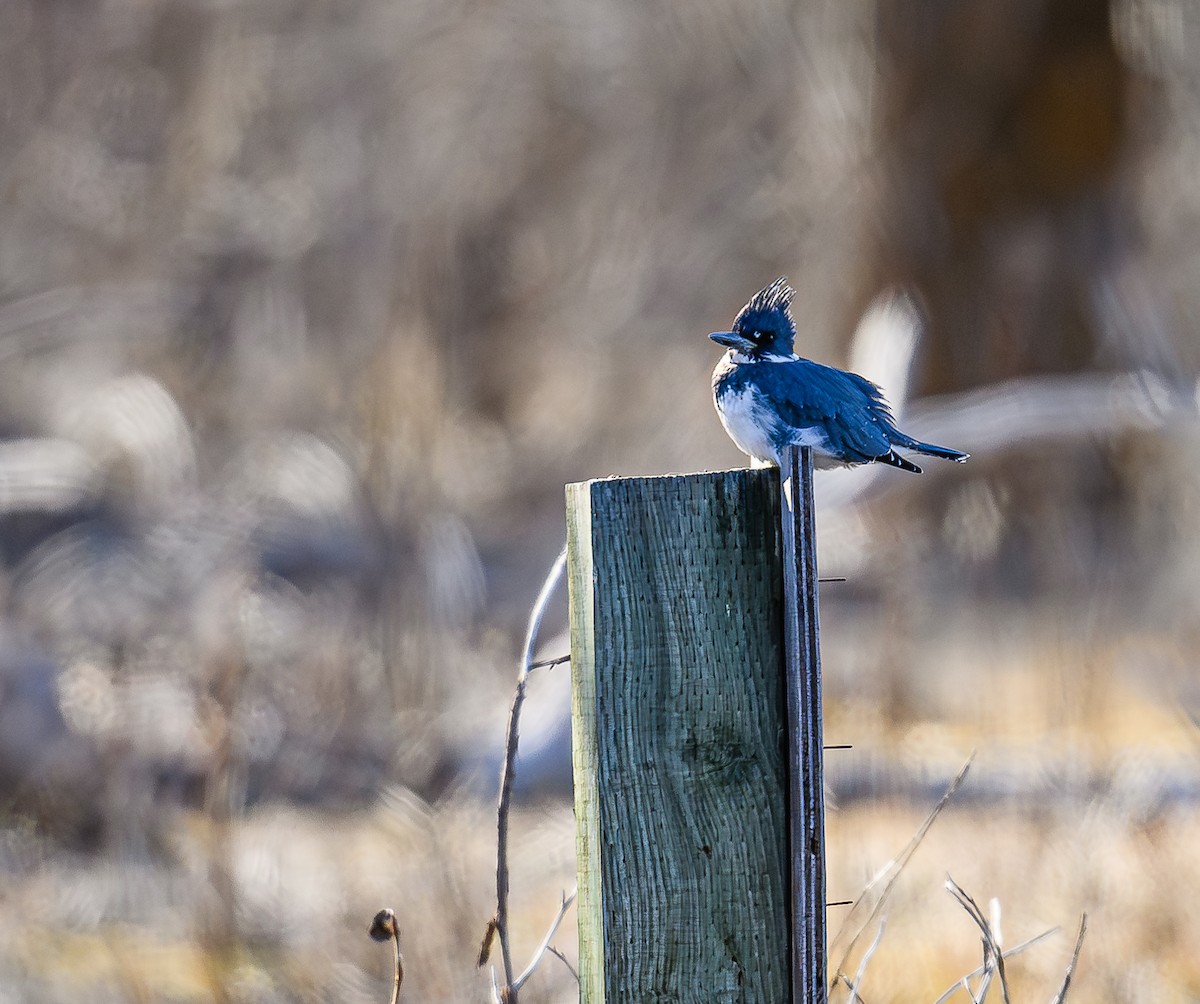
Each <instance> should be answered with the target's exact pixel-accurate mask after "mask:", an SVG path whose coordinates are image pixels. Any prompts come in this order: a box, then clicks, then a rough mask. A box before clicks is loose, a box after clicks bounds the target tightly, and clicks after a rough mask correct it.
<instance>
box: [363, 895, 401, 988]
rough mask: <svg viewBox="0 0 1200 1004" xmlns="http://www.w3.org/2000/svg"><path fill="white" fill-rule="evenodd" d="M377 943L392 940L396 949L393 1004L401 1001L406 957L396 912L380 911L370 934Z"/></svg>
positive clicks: (373, 922) (372, 922)
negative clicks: (402, 947)
mask: <svg viewBox="0 0 1200 1004" xmlns="http://www.w3.org/2000/svg"><path fill="white" fill-rule="evenodd" d="M368 933H369V934H370V935H371V937H372V938H374V939H375V940H376V941H388V940H390V941H391V942H392V944H393V945H394V946H395V949H396V974H395V977H394V979H393V980H392V1004H396V1002H397V1001H399V1000H400V984H401V983H403V982H404V956H403V955H401V954H400V925H399V924H397V923H396V911H395V910H392V909H390V908H387V909H383V910H380V911H379V912H378V913H377V914H375V919H374V920H372V921H371V929H370V931H369V932H368Z"/></svg>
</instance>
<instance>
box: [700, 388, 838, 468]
mask: <svg viewBox="0 0 1200 1004" xmlns="http://www.w3.org/2000/svg"><path fill="white" fill-rule="evenodd" d="M717 414H718V415H720V416H721V424H722V425H723V426H725V431H726V432H727V433H729V438H730V439H732V440H733V441H734V443H735V444H736V445H737V448H738V449H739V450H741V451H742V452H743V453H746V454H749V455H750V456H751V457H753V458H754V459H755V460H756V461H758V462H759V463H760V464H766V465H770V464H774V465H775V466H779V461H780V456H779V451H778V450H777V449H776V448H775V438H776V437H775V436H774V435H773V433H774V431H775V428H776V425H777V421H776V419H775V418H774V411H773V409H772V408H771V407H770V406H769V405H768V404H766V403H765V402H764V401H763V399H762V397H761V396H760V395H759V394H758V393H756V392H755V391H753V390H751V389H748V388H747V389H746V390H742V391H739V392H738V393H732V394H725V395H724V396H723V397H722V398H721V401H720V403H719V404H718V405H717ZM789 438H790V443H789V445H791V446H811V447H812V448H813V453H814V462H816V465H817V466H818V467H824V466H832V463H831V462H833V463H835V461H833V458H832V457H830V456H829V455H828V453H826V452H825V451H826V448H827V445H828V441H827V440H826V438H825V434H824V433H823V432H822V431H821V430H820V429H818V428H815V427H814V428H808V429H797V430H795V432H794V434H793V435H792V436H791V437H789Z"/></svg>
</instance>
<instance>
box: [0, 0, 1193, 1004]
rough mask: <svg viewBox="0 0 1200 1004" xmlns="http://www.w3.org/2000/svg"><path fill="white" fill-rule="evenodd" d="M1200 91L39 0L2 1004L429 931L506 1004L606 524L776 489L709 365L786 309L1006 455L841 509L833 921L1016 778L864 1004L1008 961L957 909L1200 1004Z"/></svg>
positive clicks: (1069, 52) (6, 754) (15, 547)
mask: <svg viewBox="0 0 1200 1004" xmlns="http://www.w3.org/2000/svg"><path fill="white" fill-rule="evenodd" d="M1197 51H1200V8H1197V7H1195V6H1194V5H1192V4H1189V3H1187V2H1185V0H1114V2H1112V3H1105V2H1100V0H1017V2H1010V3H995V2H993V0H958V2H955V3H938V2H933V0H836V2H835V0H825V2H820V0H800V2H785V0H754V2H748V0H714V2H709V3H704V4H699V5H697V4H684V3H673V2H649V3H641V4H629V3H623V2H620V0H587V2H584V0H559V2H554V3H534V2H531V0H490V2H480V0H450V2H446V0H438V2H432V0H402V2H393V0H325V2H322V3H313V2H310V0H241V2H234V0H3V2H0V360H2V363H3V365H0V597H2V598H3V608H2V609H3V620H2V622H0V873H2V874H3V881H2V882H0V946H3V947H0V1002H3V1004H10V1002H13V1004H15V1002H59V1001H68V1000H72V1001H73V1000H77V999H79V997H80V996H81V994H83V993H85V992H86V994H87V997H88V999H89V1000H91V1001H95V1002H109V1001H112V1002H150V1001H180V1002H192V1001H220V1002H234V1001H238V1002H240V1001H256V1002H258V1001H263V1002H269V1001H281V1002H282V1001H317V1000H321V1001H324V1000H339V1001H346V1002H360V1001H361V1002H367V1001H383V1000H386V999H387V994H388V993H389V991H390V980H391V976H390V956H389V955H388V954H387V950H386V948H381V947H380V946H378V945H375V944H373V943H372V942H370V941H369V940H368V939H367V937H366V929H367V926H368V924H369V922H370V919H371V917H372V915H373V914H374V913H375V911H376V910H377V909H379V908H380V907H381V906H385V905H390V906H393V907H394V908H395V909H396V911H397V915H398V918H399V922H400V926H401V928H402V929H403V931H404V939H405V940H404V944H405V954H406V958H407V963H408V965H407V970H408V975H407V978H406V982H405V990H406V993H405V999H407V1000H414V1001H417V1000H422V1001H483V1000H486V999H487V993H488V991H487V987H488V979H487V974H486V971H484V972H477V971H476V970H475V968H474V957H475V953H476V951H477V947H478V943H479V938H480V936H481V935H482V932H483V926H484V923H485V922H486V919H487V918H488V917H489V916H490V915H491V913H492V910H493V908H494V903H493V893H492V889H493V882H494V875H493V862H494V852H495V840H494V818H493V809H492V805H493V799H494V792H495V786H496V772H497V769H498V764H499V749H500V745H501V740H502V737H503V728H504V718H505V711H506V704H507V700H508V695H509V693H510V691H511V686H512V682H513V679H514V677H515V672H516V659H517V655H518V652H519V649H520V640H521V633H522V631H523V627H524V618H525V617H526V615H527V613H528V610H529V607H530V605H531V603H532V601H533V598H534V596H535V594H536V592H537V589H538V586H539V584H540V582H541V579H542V576H543V575H544V573H545V571H546V569H547V568H548V566H549V565H550V563H551V561H552V560H553V558H554V555H555V554H556V553H557V551H558V550H559V547H560V546H561V540H562V537H563V533H564V520H563V501H562V499H563V491H562V490H563V484H564V483H565V482H568V481H575V480H582V479H585V478H590V477H599V476H607V475H612V474H619V475H637V474H660V473H666V472H680V471H695V470H704V469H719V468H726V467H732V466H740V465H742V464H743V463H744V458H742V457H741V456H740V454H738V452H737V451H736V449H735V448H734V447H733V446H732V444H731V443H729V442H728V441H727V439H726V437H725V435H724V433H723V432H722V430H721V428H720V426H719V424H718V422H717V419H716V417H715V414H714V413H713V411H712V406H711V402H710V391H709V374H710V371H711V369H712V367H713V365H714V364H715V362H716V360H717V351H718V350H717V349H716V347H715V346H713V345H712V344H711V343H710V342H708V341H707V340H706V339H705V335H706V334H707V333H708V332H709V331H712V330H717V329H720V328H723V327H726V326H727V325H728V324H729V322H730V321H731V320H732V318H733V316H734V314H735V313H736V312H737V310H738V309H739V308H740V306H741V305H742V304H743V303H744V302H745V300H746V299H747V298H748V297H749V296H750V295H751V294H752V293H753V292H754V291H755V290H757V289H759V288H760V287H762V286H764V285H766V284H767V283H768V282H770V281H771V280H772V279H774V278H775V277H776V276H777V275H780V274H787V275H788V276H790V278H791V282H792V284H793V285H794V286H795V287H796V289H797V291H798V295H797V298H796V302H795V304H794V308H793V309H794V312H795V314H796V317H797V320H798V322H799V327H800V335H799V339H798V346H797V347H798V349H799V350H800V351H801V352H802V353H803V354H806V355H811V356H813V357H814V358H817V359H819V360H821V361H824V362H831V363H835V364H839V365H853V366H855V367H856V368H858V369H860V370H861V371H863V372H866V373H868V374H869V375H872V376H875V377H876V378H878V379H879V380H881V381H882V382H883V383H884V384H885V387H886V389H887V390H888V392H889V394H890V395H891V396H892V398H893V400H895V401H896V402H897V404H898V405H902V406H903V407H902V409H901V410H902V411H903V412H904V419H905V423H906V426H907V427H908V429H909V431H911V432H913V433H915V434H918V435H921V436H922V437H923V438H927V439H934V440H936V441H938V442H944V443H946V444H947V445H949V446H953V447H958V448H961V449H965V450H968V451H970V452H971V453H973V454H974V457H973V459H972V461H971V462H970V464H969V465H968V466H967V467H965V468H958V467H951V466H950V465H938V464H937V462H936V461H931V462H930V463H929V464H928V465H927V466H926V473H925V475H923V476H922V477H920V478H915V477H910V476H907V475H904V474H902V473H899V472H895V471H890V470H889V471H883V472H881V473H879V474H877V475H873V473H872V472H870V471H867V472H862V473H858V472H855V473H844V472H833V473H831V474H829V475H827V476H822V479H821V481H820V483H819V484H818V486H817V493H818V501H819V504H820V506H821V511H820V514H819V517H818V520H819V525H820V534H821V539H820V547H821V563H822V570H823V571H824V572H825V573H827V574H830V575H844V576H846V578H847V582H846V583H844V584H836V585H834V584H831V585H828V586H826V587H825V589H824V591H823V593H822V599H821V602H822V615H823V631H824V665H825V673H826V688H827V708H826V713H827V724H826V735H827V736H828V740H829V741H830V742H837V743H852V744H853V745H854V749H853V750H852V751H847V752H839V753H831V754H830V764H829V769H830V773H831V783H832V786H833V794H834V796H835V798H836V801H837V808H836V809H835V810H834V811H833V812H831V815H830V820H829V829H830V848H831V849H830V869H831V873H830V894H831V896H832V897H833V898H834V899H852V898H854V897H856V896H857V895H858V893H859V891H860V890H861V889H862V888H863V886H864V885H865V884H866V882H867V881H868V880H869V879H870V877H871V876H872V875H873V874H875V873H876V872H877V871H878V870H879V869H880V868H882V867H883V866H884V865H886V864H887V862H888V861H889V860H890V859H891V858H892V857H893V856H894V855H895V854H896V853H898V852H899V851H900V849H901V848H902V847H903V846H904V845H905V844H906V843H907V841H908V840H909V838H910V837H911V835H912V834H913V832H914V831H915V830H916V827H917V825H918V824H919V821H920V820H921V818H922V817H923V816H924V815H925V813H926V812H927V811H928V809H929V808H930V807H931V805H932V803H933V802H934V801H935V800H936V797H937V795H938V794H939V793H940V791H941V790H942V788H943V786H944V785H945V783H946V782H947V781H948V780H949V778H950V777H951V776H952V775H953V774H954V772H955V770H956V769H957V768H958V766H959V765H960V764H961V763H962V761H963V760H964V759H965V758H966V756H967V755H968V754H969V753H970V752H971V751H972V750H978V754H977V758H976V761H975V765H974V767H973V768H972V774H971V776H970V778H969V779H968V781H967V782H966V784H965V785H964V788H963V790H962V792H961V793H960V796H959V799H958V800H957V801H956V803H955V804H954V805H953V806H952V807H951V808H950V809H949V810H948V811H947V812H946V813H945V814H944V815H943V816H942V817H941V818H940V819H939V820H938V822H937V824H936V825H935V827H934V829H933V831H932V832H931V834H930V836H929V838H928V840H927V841H926V843H925V844H924V845H923V846H922V847H921V849H920V850H919V851H918V853H917V855H916V857H915V858H914V859H913V862H912V864H911V865H910V867H909V869H908V870H907V871H906V872H905V874H904V876H903V878H902V879H901V881H900V883H899V884H898V885H897V887H896V889H895V890H894V892H893V894H892V898H891V900H890V901H889V903H888V905H887V907H886V912H887V915H888V918H889V926H888V930H887V933H886V936H885V937H884V938H883V940H882V942H881V944H880V947H879V950H878V952H877V953H876V955H875V956H874V958H873V959H872V962H871V965H870V967H869V969H868V971H867V973H868V975H867V979H866V982H865V983H864V984H863V994H864V996H865V998H866V999H867V1000H870V1001H871V1002H872V1004H878V1002H879V1001H897V1002H907V1001H932V1000H933V999H935V998H936V997H937V995H938V994H939V993H940V992H941V991H942V990H944V989H946V988H947V987H948V986H950V985H952V984H953V983H954V982H955V981H956V980H957V979H958V978H959V977H961V976H962V975H963V974H965V973H967V972H969V971H970V970H971V969H973V968H974V967H975V966H976V965H977V964H978V963H979V961H980V958H979V942H978V936H977V932H976V931H975V930H974V928H973V927H972V926H971V924H970V922H969V920H968V919H967V917H966V916H965V914H963V913H962V911H961V910H960V909H959V908H958V907H957V906H955V904H954V903H953V902H952V901H951V900H950V898H949V897H948V896H946V894H945V893H944V892H943V890H942V883H943V881H944V879H945V876H946V874H947V873H950V874H952V875H953V877H954V878H955V879H956V880H957V881H958V882H959V883H960V884H961V885H963V886H964V887H965V888H966V889H967V890H968V891H969V892H971V893H972V894H973V895H974V896H975V897H976V898H977V899H978V900H979V901H980V902H981V903H984V902H986V901H987V900H989V899H990V898H992V897H996V898H997V899H998V900H999V902H1000V904H1001V905H1002V909H1003V918H1004V924H1003V933H1004V937H1005V940H1006V943H1008V944H1016V943H1017V942H1019V941H1020V940H1022V939H1024V938H1027V937H1030V936H1032V935H1034V934H1037V933H1039V932H1041V931H1043V930H1045V929H1047V928H1051V927H1055V926H1059V927H1061V928H1063V931H1062V932H1060V933H1059V934H1057V935H1055V936H1053V937H1051V938H1049V939H1047V940H1046V941H1045V942H1043V943H1040V944H1039V945H1037V946H1036V947H1034V948H1031V949H1030V950H1029V951H1028V952H1026V953H1024V954H1022V955H1021V956H1019V957H1017V958H1015V959H1014V960H1012V962H1011V963H1010V966H1009V974H1010V978H1011V980H1012V983H1013V987H1014V998H1015V999H1019V1000H1046V999H1049V997H1050V996H1051V995H1052V993H1053V991H1054V990H1055V989H1056V987H1057V985H1058V982H1059V980H1060V979H1061V975H1062V972H1063V969H1064V967H1065V964H1066V961H1067V959H1068V957H1069V955H1070V950H1071V943H1072V936H1073V933H1074V929H1075V926H1076V924H1077V923H1078V918H1079V915H1080V914H1081V913H1083V912H1084V911H1087V912H1088V914H1089V917H1090V927H1091V931H1090V934H1089V936H1088V940H1087V941H1086V943H1085V945H1084V949H1083V957H1082V961H1081V963H1080V967H1079V971H1078V973H1077V975H1076V982H1075V984H1074V991H1073V995H1072V997H1073V999H1078V1000H1086V1001H1097V1002H1136V1001H1153V1002H1156V1004H1164V1002H1172V1001H1190V1000H1196V999H1200V962H1197V960H1198V959H1200V917H1198V916H1197V912H1198V911H1200V906H1198V905H1197V904H1200V872H1198V871H1197V869H1196V866H1195V853H1194V849H1195V847H1196V846H1197V841H1198V840H1200V815H1198V813H1197V800H1198V797H1200V769H1198V767H1200V765H1198V761H1197V756H1198V753H1200V747H1198V742H1197V739H1198V735H1197V731H1196V726H1195V716H1196V715H1197V714H1200V680H1198V679H1197V674H1196V672H1195V666H1196V652H1197V650H1198V647H1200V616H1198V615H1200V610H1198V606H1200V602H1198V600H1197V595H1198V589H1200V579H1198V573H1197V567H1198V564H1197V563H1198V562H1200V532H1198V531H1200V475H1198V474H1197V460H1198V459H1200V428H1198V425H1197V420H1196V419H1197V416H1196V377H1197V372H1198V370H1200V343H1198V342H1197V339H1196V338H1195V336H1194V333H1193V332H1194V329H1195V327H1196V325H1197V322H1198V320H1200V282H1197V281H1196V273H1197V264H1198V263H1200V239H1198V238H1197V236H1196V234H1197V233H1200V181H1198V180H1197V173H1196V165H1197V164H1198V163H1200V62H1198V61H1197V60H1196V59H1195V58H1194V53H1195V52H1197ZM897 290H901V291H905V292H906V294H907V295H906V296H904V297H897V296H895V295H893V294H894V291H897ZM864 319H865V320H864ZM551 621H552V622H553V623H548V625H547V632H548V633H547V638H548V639H550V638H551V636H553V635H554V634H555V633H558V637H557V638H554V639H553V640H548V641H547V643H546V649H545V654H546V655H547V656H557V655H560V654H562V653H563V652H565V651H566V641H565V637H564V636H563V634H562V632H563V631H565V624H564V620H563V616H562V604H561V603H560V604H559V606H558V607H557V608H556V610H555V611H552V616H551ZM567 681H568V676H567V673H566V670H565V669H561V668H560V669H556V670H553V671H549V672H544V673H542V674H540V675H539V676H537V677H535V679H534V684H533V687H532V688H531V694H530V698H529V702H528V704H527V709H528V710H527V715H528V721H527V725H526V744H525V746H524V752H523V760H522V766H521V774H520V777H521V782H522V783H521V799H520V804H519V808H518V811H517V814H516V816H515V818H514V820H513V826H514V840H515V848H514V862H513V867H514V874H513V887H514V904H513V907H514V911H515V912H514V918H513V933H514V937H515V939H516V953H517V956H518V959H519V960H521V961H523V960H524V959H525V958H526V957H527V954H528V952H529V951H531V950H532V948H533V947H534V945H536V943H537V940H538V939H539V938H540V936H541V933H542V931H543V930H544V929H545V926H546V924H547V923H548V922H549V920H550V918H551V916H552V915H553V912H554V910H555V908H556V906H557V904H558V897H559V894H560V891H561V890H562V889H564V888H566V889H569V888H570V887H571V885H572V884H573V881H574V846H573V841H574V836H573V834H574V824H573V820H572V813H571V806H570V777H569V763H568V759H567V739H566V736H567V731H566V728H567V726H566V722H565V719H564V714H565V712H564V694H565V686H566V683H567ZM572 923H573V921H569V922H568V924H567V926H565V927H564V929H563V931H562V933H561V934H560V936H559V939H558V943H559V945H560V946H561V947H562V948H563V949H564V950H565V951H566V952H567V954H568V956H569V957H572V958H573V957H574V955H575V946H574V944H573V930H572V929H571V924H572ZM839 923H840V920H839V914H838V912H837V908H835V909H834V910H833V912H832V913H831V930H832V931H834V932H836V931H837V930H838V927H839ZM872 934H873V929H872V930H870V931H868V932H867V935H866V937H865V939H864V940H865V941H869V939H870V936H871V935H872ZM844 941H845V938H844V937H843V938H842V939H841V940H839V941H836V942H835V951H834V953H833V957H832V961H833V962H835V963H836V962H839V961H841V957H840V955H839V954H838V953H839V952H840V946H841V945H842V944H844ZM862 947H863V946H862V944H860V945H859V947H858V948H857V949H856V951H855V952H854V953H851V956H850V958H849V959H848V960H847V961H846V963H845V965H846V967H847V971H848V972H850V973H853V971H854V966H856V965H857V961H858V957H859V956H860V955H861V952H862ZM575 996H576V990H575V987H574V982H573V980H572V978H571V976H570V974H569V972H568V971H567V969H566V967H564V966H561V965H560V964H559V963H558V961H557V960H555V959H548V960H547V961H546V962H545V963H544V964H543V969H542V970H541V971H540V972H539V973H538V975H537V976H536V977H535V978H534V979H533V981H531V983H530V984H529V985H528V987H527V989H526V990H525V992H524V994H523V999H525V1000H527V1001H530V1002H538V1001H547V1002H549V1001H554V1002H558V1001H567V1000H571V999H574V998H575ZM955 999H959V1000H964V1001H965V1000H966V999H967V998H966V996H965V995H963V994H962V993H961V992H960V994H959V997H958V998H955Z"/></svg>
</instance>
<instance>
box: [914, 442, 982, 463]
mask: <svg viewBox="0 0 1200 1004" xmlns="http://www.w3.org/2000/svg"><path fill="white" fill-rule="evenodd" d="M896 445H897V446H903V447H904V448H905V449H909V450H915V451H916V452H917V453H924V454H925V456H927V457H941V458H942V459H943V460H953V461H954V462H955V463H956V464H965V463H966V462H967V460H968V459H970V456H971V454H969V453H963V452H962V450H952V449H950V448H949V447H948V446H935V445H934V444H933V443H921V442H918V441H917V440H915V439H909V440H908V442H906V443H897V444H896Z"/></svg>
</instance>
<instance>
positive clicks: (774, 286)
mask: <svg viewBox="0 0 1200 1004" xmlns="http://www.w3.org/2000/svg"><path fill="white" fill-rule="evenodd" d="M795 295H796V291H795V290H794V289H792V287H791V286H789V285H788V283H787V278H786V277H785V276H780V277H779V278H778V279H776V280H775V281H774V282H773V283H771V285H769V286H768V287H767V288H766V289H761V290H759V291H758V292H757V293H755V294H754V295H753V296H752V297H751V298H750V302H749V303H747V304H746V306H744V307H743V308H742V309H741V312H740V313H739V314H738V315H737V317H736V318H735V319H734V322H733V330H732V331H714V332H713V333H712V334H711V335H709V336H708V337H709V338H711V339H712V340H713V341H714V342H716V343H717V344H718V345H724V346H725V347H726V348H730V349H733V350H734V351H735V352H742V353H745V354H746V355H748V356H769V355H780V356H790V355H791V354H792V343H793V342H794V341H795V339H796V325H795V322H793V321H792V312H791V309H790V308H789V304H791V302H792V297H793V296H795Z"/></svg>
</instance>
